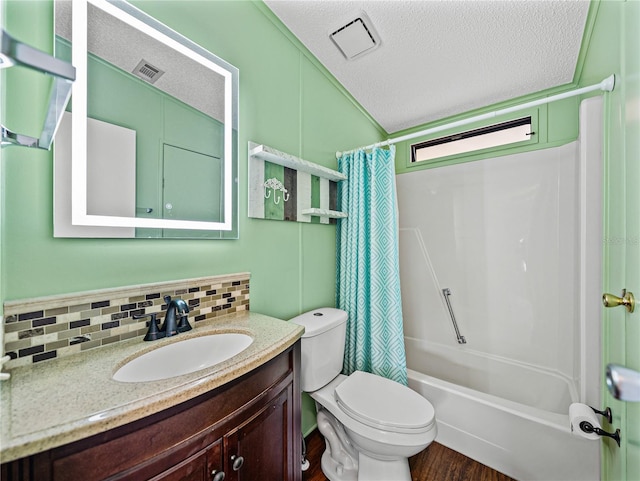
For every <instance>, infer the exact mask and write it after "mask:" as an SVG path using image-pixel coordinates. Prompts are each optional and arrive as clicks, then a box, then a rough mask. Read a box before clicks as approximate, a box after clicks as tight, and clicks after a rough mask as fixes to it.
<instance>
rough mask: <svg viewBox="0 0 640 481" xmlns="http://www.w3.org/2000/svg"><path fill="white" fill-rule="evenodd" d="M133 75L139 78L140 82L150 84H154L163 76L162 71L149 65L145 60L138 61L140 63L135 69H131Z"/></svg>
mask: <svg viewBox="0 0 640 481" xmlns="http://www.w3.org/2000/svg"><path fill="white" fill-rule="evenodd" d="M132 73H133V74H134V75H136V76H138V77H140V78H141V79H142V80H146V81H147V82H149V83H150V84H152V83H155V81H156V80H158V79H159V78H160V77H162V74H164V70H160V69H159V68H158V67H155V66H153V65H151V64H150V63H149V62H147V61H146V60H144V59H142V60H140V63H138V65H136V68H134V69H133V72H132Z"/></svg>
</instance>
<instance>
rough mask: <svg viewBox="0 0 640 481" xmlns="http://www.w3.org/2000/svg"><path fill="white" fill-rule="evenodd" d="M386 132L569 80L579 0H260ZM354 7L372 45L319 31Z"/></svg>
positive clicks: (581, 9)
mask: <svg viewBox="0 0 640 481" xmlns="http://www.w3.org/2000/svg"><path fill="white" fill-rule="evenodd" d="M265 3H266V4H267V6H268V7H269V8H270V9H271V10H272V11H273V12H274V13H275V14H276V15H277V16H278V17H279V18H280V20H282V21H283V22H284V24H285V25H286V26H287V27H288V28H289V29H290V30H291V31H292V32H293V34H294V35H295V36H296V37H298V38H299V39H300V41H301V42H302V43H303V44H304V45H305V46H306V47H307V48H308V49H309V50H310V51H311V52H312V53H313V54H314V55H315V56H316V57H317V58H318V60H320V62H321V63H322V64H323V65H324V66H325V67H326V68H327V69H328V70H329V71H330V72H331V73H332V74H333V75H334V76H335V77H336V79H338V81H339V82H340V83H341V84H342V85H343V86H344V87H345V88H346V89H347V90H348V91H349V92H350V93H351V95H353V97H354V98H355V99H356V100H357V101H358V102H360V104H361V105H362V106H363V107H364V108H365V109H366V110H367V111H368V112H369V113H370V114H371V116H372V117H373V118H375V119H376V121H377V122H378V123H379V124H380V125H381V126H382V127H383V128H384V129H385V130H386V131H387V132H389V133H393V132H397V131H399V130H403V129H406V128H410V127H414V126H416V125H420V124H423V123H426V122H430V121H433V120H438V119H442V118H444V117H447V116H450V115H454V114H457V113H461V112H466V111H469V110H472V109H475V108H479V107H484V106H486V105H491V104H493V103H496V102H500V101H503V100H508V99H512V98H515V97H518V96H521V95H526V94H529V93H533V92H537V91H540V90H544V89H547V88H551V87H556V86H559V85H563V84H567V83H570V82H572V81H573V75H574V72H575V68H576V63H577V60H578V54H579V51H580V45H581V42H582V35H583V31H584V27H585V22H586V18H587V12H588V9H589V2H588V0H561V1H557V0H500V1H493V0H422V1H417V0H416V1H406V0H405V1H400V0H396V1H389V0H379V1H371V0H369V1H355V0H265ZM361 11H364V12H365V13H366V14H367V15H368V17H369V18H370V19H371V22H372V23H373V27H374V28H375V30H376V31H377V33H378V35H379V36H380V40H381V46H380V47H379V48H377V49H375V50H373V51H372V52H371V53H369V54H366V55H363V56H361V57H359V58H356V59H354V60H351V61H349V60H346V59H345V58H344V56H343V55H342V54H341V53H340V52H339V50H338V49H337V48H336V47H335V45H334V44H333V43H332V42H331V40H330V39H329V33H331V32H333V31H335V30H336V29H338V28H340V27H341V26H343V25H345V24H346V23H348V22H350V21H352V20H354V19H355V18H356V17H357V16H358V14H359V13H360V12H361Z"/></svg>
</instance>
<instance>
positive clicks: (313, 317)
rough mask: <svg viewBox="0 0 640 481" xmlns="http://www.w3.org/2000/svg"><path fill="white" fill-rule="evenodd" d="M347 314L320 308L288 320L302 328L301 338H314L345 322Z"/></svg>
mask: <svg viewBox="0 0 640 481" xmlns="http://www.w3.org/2000/svg"><path fill="white" fill-rule="evenodd" d="M347 317H348V315H347V313H346V312H345V311H343V310H342V309H335V308H333V307H322V308H320V309H314V310H313V311H309V312H305V313H304V314H300V315H299V316H296V317H294V318H293V319H290V320H289V321H290V322H293V323H294V324H298V325H299V326H303V327H304V334H303V335H302V337H303V338H305V337H314V336H317V335H318V334H322V333H323V332H326V331H328V330H329V329H333V328H334V327H336V326H339V325H340V324H344V323H345V322H347Z"/></svg>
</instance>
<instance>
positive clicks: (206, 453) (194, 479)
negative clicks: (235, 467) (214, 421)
mask: <svg viewBox="0 0 640 481" xmlns="http://www.w3.org/2000/svg"><path fill="white" fill-rule="evenodd" d="M221 470H222V440H220V441H217V442H216V443H214V444H213V445H211V446H210V447H209V448H207V449H204V450H202V451H200V452H198V453H196V454H194V455H193V456H190V457H188V458H187V459H185V460H184V461H182V462H180V463H178V464H176V465H175V466H174V467H173V468H171V469H168V470H166V471H164V472H163V473H161V474H159V475H157V476H155V477H153V478H151V479H150V480H149V481H211V480H212V479H213V476H214V474H215V473H217V472H219V471H221ZM132 479H136V475H134V476H133V478H132ZM137 479H140V478H137Z"/></svg>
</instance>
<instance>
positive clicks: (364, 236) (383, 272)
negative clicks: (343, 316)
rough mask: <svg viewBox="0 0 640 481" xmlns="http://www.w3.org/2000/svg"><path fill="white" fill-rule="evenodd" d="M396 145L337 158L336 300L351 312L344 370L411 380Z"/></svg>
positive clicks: (405, 380) (348, 372) (402, 380)
mask: <svg viewBox="0 0 640 481" xmlns="http://www.w3.org/2000/svg"><path fill="white" fill-rule="evenodd" d="M394 156H395V147H394V146H391V147H390V148H389V149H388V150H385V149H380V148H374V149H373V151H372V152H371V153H369V154H367V153H366V152H365V151H364V150H358V151H356V152H351V153H347V154H344V155H343V156H341V157H340V159H339V160H338V168H339V170H340V172H342V173H343V174H345V175H346V176H347V177H348V179H349V180H348V182H346V183H342V184H340V185H339V187H338V189H339V190H338V198H339V202H340V210H342V211H345V212H348V214H349V218H348V219H346V220H341V221H340V223H339V225H338V232H337V241H338V249H337V250H338V253H337V266H338V267H337V270H338V280H337V300H336V303H337V305H338V307H339V308H340V309H343V310H345V311H347V313H348V314H349V320H348V321H347V340H346V348H345V355H344V370H343V372H344V374H351V373H352V372H354V371H356V370H360V371H366V372H371V373H373V374H377V375H379V376H383V377H387V378H389V379H393V380H394V381H397V382H399V383H402V384H405V385H406V384H407V369H406V362H405V352H404V343H403V331H402V303H401V296H400V273H399V266H398V262H399V261H398V256H399V253H398V217H397V216H398V214H397V212H398V211H397V202H396V180H395V171H394Z"/></svg>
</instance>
